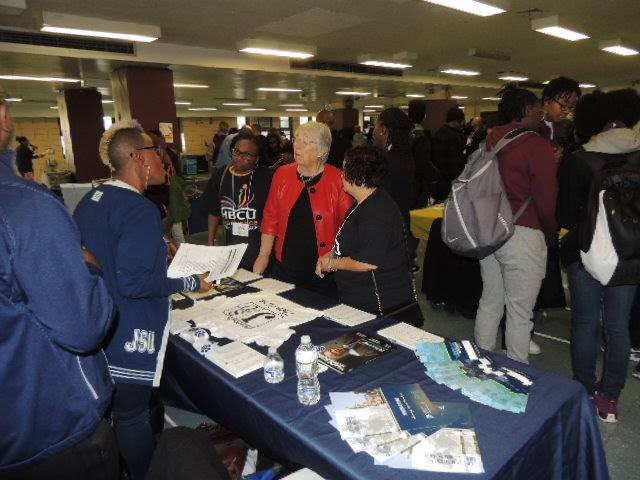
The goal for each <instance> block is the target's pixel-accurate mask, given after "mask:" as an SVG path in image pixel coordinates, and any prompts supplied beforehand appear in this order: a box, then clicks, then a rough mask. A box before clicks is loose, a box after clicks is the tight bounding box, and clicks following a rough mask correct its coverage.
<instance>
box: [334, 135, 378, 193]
mask: <svg viewBox="0 0 640 480" xmlns="http://www.w3.org/2000/svg"><path fill="white" fill-rule="evenodd" d="M342 173H343V175H344V179H345V180H346V181H347V182H349V183H352V184H354V185H356V186H358V187H367V188H377V187H379V186H381V185H382V183H383V181H384V177H385V175H386V174H387V162H386V158H385V156H384V152H383V151H382V150H380V149H379V148H377V147H374V146H370V145H367V146H365V147H355V148H351V149H349V150H347V152H346V153H345V155H344V167H343V170H342Z"/></svg>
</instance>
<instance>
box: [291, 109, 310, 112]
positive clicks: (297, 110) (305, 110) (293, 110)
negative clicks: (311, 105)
mask: <svg viewBox="0 0 640 480" xmlns="http://www.w3.org/2000/svg"><path fill="white" fill-rule="evenodd" d="M286 111H287V112H308V111H309V110H307V109H306V108H287V110H286Z"/></svg>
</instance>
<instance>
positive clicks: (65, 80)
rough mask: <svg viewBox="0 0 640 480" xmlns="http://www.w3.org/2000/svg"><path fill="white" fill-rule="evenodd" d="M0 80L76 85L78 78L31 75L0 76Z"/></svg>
mask: <svg viewBox="0 0 640 480" xmlns="http://www.w3.org/2000/svg"><path fill="white" fill-rule="evenodd" d="M0 80H33V81H35V82H62V83H76V82H79V81H80V79H78V78H62V77H34V76H31V75H0Z"/></svg>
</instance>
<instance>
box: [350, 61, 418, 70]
mask: <svg viewBox="0 0 640 480" xmlns="http://www.w3.org/2000/svg"><path fill="white" fill-rule="evenodd" d="M360 65H369V66H370V67H383V68H399V69H405V68H411V67H413V65H409V64H408V63H396V62H384V61H380V60H366V61H364V62H360Z"/></svg>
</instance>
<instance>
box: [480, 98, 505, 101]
mask: <svg viewBox="0 0 640 480" xmlns="http://www.w3.org/2000/svg"><path fill="white" fill-rule="evenodd" d="M482 100H491V101H492V102H499V101H500V100H502V99H501V98H500V97H482Z"/></svg>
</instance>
